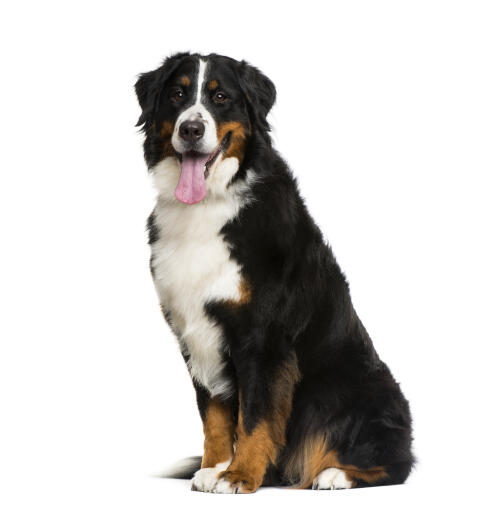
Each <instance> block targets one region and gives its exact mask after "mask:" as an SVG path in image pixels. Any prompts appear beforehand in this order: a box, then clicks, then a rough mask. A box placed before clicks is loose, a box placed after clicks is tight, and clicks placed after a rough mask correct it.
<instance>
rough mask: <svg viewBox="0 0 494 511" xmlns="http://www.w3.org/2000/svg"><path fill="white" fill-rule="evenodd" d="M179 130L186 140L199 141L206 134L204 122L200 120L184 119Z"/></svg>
mask: <svg viewBox="0 0 494 511" xmlns="http://www.w3.org/2000/svg"><path fill="white" fill-rule="evenodd" d="M178 131H179V133H180V136H181V137H182V138H183V139H184V140H185V141H186V142H197V141H198V140H199V139H200V138H202V137H203V136H204V124H203V123H202V122H200V121H184V122H183V123H182V124H181V125H180V128H179V130H178Z"/></svg>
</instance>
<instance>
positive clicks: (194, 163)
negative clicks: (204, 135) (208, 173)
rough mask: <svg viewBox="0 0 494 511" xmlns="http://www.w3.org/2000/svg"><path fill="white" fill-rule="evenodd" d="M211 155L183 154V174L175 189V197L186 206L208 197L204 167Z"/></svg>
mask: <svg viewBox="0 0 494 511" xmlns="http://www.w3.org/2000/svg"><path fill="white" fill-rule="evenodd" d="M208 158H209V155H198V154H193V155H191V154H183V155H182V172H181V173H180V180H179V182H178V185H177V187H176V188H175V197H176V198H177V199H178V200H179V201H181V202H184V203H185V204H195V203H196V202H199V201H201V200H202V199H204V197H206V181H205V179H204V166H205V165H206V162H207V161H208Z"/></svg>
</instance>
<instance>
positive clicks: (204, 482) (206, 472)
mask: <svg viewBox="0 0 494 511" xmlns="http://www.w3.org/2000/svg"><path fill="white" fill-rule="evenodd" d="M228 465H230V461H224V462H223V463H217V464H216V465H215V466H214V467H212V468H201V469H200V470H198V471H197V472H196V473H195V474H194V477H193V478H192V485H191V489H192V490H193V491H204V492H212V491H213V490H214V487H215V486H216V483H217V482H218V474H219V473H220V472H223V470H226V469H227V467H228Z"/></svg>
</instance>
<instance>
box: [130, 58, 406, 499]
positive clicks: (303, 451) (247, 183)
mask: <svg viewBox="0 0 494 511" xmlns="http://www.w3.org/2000/svg"><path fill="white" fill-rule="evenodd" d="M135 91H136V94H137V98H138V101H139V104H140V107H141V109H142V113H141V115H140V118H139V120H138V123H137V126H140V127H141V129H142V131H143V133H144V157H145V160H146V163H147V165H148V167H149V170H150V173H151V175H152V177H153V180H154V185H155V187H156V190H157V199H156V205H155V208H154V210H153V212H152V213H151V215H150V217H149V219H148V232H149V244H150V247H151V261H150V267H151V273H152V277H153V280H154V284H155V287H156V290H157V294H158V297H159V300H160V304H161V308H162V311H163V315H164V317H165V319H166V321H167V322H168V324H169V326H170V328H171V330H172V331H173V333H174V334H175V336H176V338H177V339H178V342H179V345H180V348H181V352H182V355H183V358H184V360H185V362H186V364H187V367H188V370H189V372H190V375H191V377H192V383H193V385H194V387H195V391H196V394H197V404H198V408H199V413H200V416H201V419H202V422H203V429H204V436H205V438H204V455H203V456H202V458H198V459H192V461H191V463H190V465H189V466H188V467H187V468H186V469H184V470H182V471H181V472H180V474H178V472H177V473H175V475H176V476H177V477H192V489H193V490H197V491H203V492H215V493H252V492H255V491H256V490H257V489H258V488H259V487H260V486H261V485H277V486H288V487H292V488H293V487H295V488H312V489H317V490H326V489H327V490H329V489H343V488H356V487H357V488H358V487H366V486H376V485H391V484H400V483H403V482H404V481H405V480H406V479H407V477H408V475H409V473H410V471H411V469H412V467H413V464H414V456H413V454H412V427H411V415H410V410H409V404H408V401H407V400H406V399H405V397H404V396H403V394H402V392H401V390H400V387H399V385H398V383H396V381H395V380H394V378H393V376H392V374H391V372H390V371H389V369H388V367H387V366H386V364H385V363H384V362H382V361H381V360H380V359H379V357H378V355H377V353H376V351H375V349H374V347H373V344H372V341H371V339H370V337H369V335H368V334H367V331H366V330H365V328H364V326H363V325H362V323H361V321H360V319H359V317H358V316H357V314H356V312H355V310H354V308H353V306H352V302H351V299H350V293H349V287H348V284H347V282H346V279H345V276H344V275H343V273H342V271H341V270H340V268H339V266H338V264H337V262H336V260H335V257H334V255H333V253H332V250H331V248H330V247H329V246H328V245H327V244H326V242H325V241H324V238H323V235H322V234H321V231H320V230H319V228H318V227H317V225H316V224H315V222H314V221H313V219H312V218H311V216H310V214H309V212H308V210H307V209H306V206H305V204H304V201H303V199H302V198H301V196H300V193H299V191H298V188H297V184H296V181H295V179H294V177H293V176H292V173H291V171H290V170H289V168H288V166H287V164H286V163H285V162H284V160H283V159H282V158H281V156H280V155H279V154H278V152H277V151H276V150H275V149H274V148H273V145H272V141H271V138H270V133H269V132H270V126H269V124H268V122H267V115H268V112H269V111H270V110H271V107H272V106H273V104H274V102H275V98H276V89H275V87H274V85H273V83H272V81H271V80H270V79H269V78H267V77H266V76H265V75H264V74H263V73H262V72H260V71H259V70H258V69H257V68H255V67H253V66H251V65H250V64H248V63H247V62H245V61H241V62H240V61H237V60H234V59H232V58H229V57H225V56H220V55H216V54H211V55H207V56H202V55H199V54H191V53H179V54H175V55H173V56H171V57H169V58H167V59H166V60H165V61H164V62H163V64H162V65H161V66H160V67H159V68H158V69H156V70H154V71H151V72H147V73H144V74H141V75H140V76H139V78H138V80H137V83H136V85H135Z"/></svg>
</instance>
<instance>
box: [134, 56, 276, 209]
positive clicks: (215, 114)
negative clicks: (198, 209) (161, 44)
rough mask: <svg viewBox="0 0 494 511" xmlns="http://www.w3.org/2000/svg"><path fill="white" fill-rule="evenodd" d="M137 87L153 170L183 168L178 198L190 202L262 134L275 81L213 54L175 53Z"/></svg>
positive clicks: (232, 168) (223, 177)
mask: <svg viewBox="0 0 494 511" xmlns="http://www.w3.org/2000/svg"><path fill="white" fill-rule="evenodd" d="M135 90H136V94H137V98H138V100H139V104H140V106H141V108H142V114H141V116H140V118H139V121H138V123H137V125H138V126H142V129H143V131H144V133H145V137H146V139H145V142H144V153H145V158H146V161H147V163H148V165H149V167H150V168H151V167H154V166H156V165H157V164H158V163H159V162H161V161H163V160H165V159H167V158H171V159H173V160H174V162H175V165H174V167H173V168H176V169H179V171H180V172H177V176H176V181H177V182H176V187H175V197H176V198H177V199H178V200H180V201H182V202H184V203H187V204H194V203H196V202H199V201H200V200H202V199H203V198H204V197H205V196H206V195H207V193H208V190H209V189H211V188H212V187H214V186H227V185H228V183H229V182H230V181H231V179H232V177H233V176H234V175H235V173H236V172H237V171H238V169H239V166H240V164H241V162H242V160H243V158H244V154H245V150H246V147H247V144H248V142H249V138H250V137H251V136H252V135H253V134H254V133H259V134H260V135H262V136H263V138H266V137H267V132H268V131H269V125H268V123H267V120H266V117H267V115H268V112H269V110H270V109H271V107H272V106H273V103H274V101H275V98H276V91H275V88H274V85H273V83H272V82H271V81H270V80H269V79H268V78H267V77H266V76H264V75H263V74H262V73H261V72H260V71H259V70H258V69H256V68H254V67H252V66H250V65H249V64H247V63H246V62H238V61H236V60H234V59H231V58H228V57H223V56H220V55H214V54H213V55H208V56H206V57H203V56H200V55H197V54H195V55H191V54H189V53H180V54H176V55H174V56H172V57H170V58H168V59H166V60H165V61H164V62H163V64H162V65H161V66H160V67H159V68H158V69H156V70H155V71H151V72H149V73H144V74H142V75H141V76H140V77H139V79H138V81H137V83H136V85H135ZM225 163H227V164H226V165H225ZM214 174H216V176H215V177H214V176H213V175H214Z"/></svg>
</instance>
